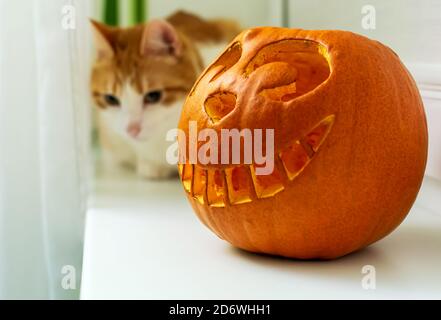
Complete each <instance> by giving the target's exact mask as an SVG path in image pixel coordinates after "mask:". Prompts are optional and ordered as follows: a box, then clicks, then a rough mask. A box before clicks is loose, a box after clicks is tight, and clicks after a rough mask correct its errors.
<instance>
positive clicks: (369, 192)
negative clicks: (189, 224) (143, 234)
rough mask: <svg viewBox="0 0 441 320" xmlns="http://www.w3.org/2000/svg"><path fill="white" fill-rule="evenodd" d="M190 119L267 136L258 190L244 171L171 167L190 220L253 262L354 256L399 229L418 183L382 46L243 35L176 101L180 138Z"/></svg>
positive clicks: (393, 68)
mask: <svg viewBox="0 0 441 320" xmlns="http://www.w3.org/2000/svg"><path fill="white" fill-rule="evenodd" d="M190 121H196V122H197V129H198V130H199V131H200V130H203V129H206V128H210V129H214V130H216V131H217V132H220V130H221V129H233V128H237V129H239V130H242V129H244V128H249V129H251V130H253V129H267V128H271V129H274V150H275V155H274V159H275V173H274V176H272V177H270V178H268V179H269V180H266V181H267V182H268V183H267V184H265V181H263V182H262V183H260V182H259V181H258V180H256V179H255V178H256V177H254V176H253V174H252V173H253V168H252V166H251V167H250V166H249V165H245V164H244V165H243V166H238V165H233V164H229V165H223V164H206V165H203V164H201V163H197V164H188V163H187V164H182V165H179V170H180V173H181V178H182V180H183V183H184V187H185V190H186V191H187V197H188V199H189V201H190V203H191V205H192V207H193V209H194V211H195V212H196V214H197V215H198V217H199V219H200V220H201V221H202V222H203V223H204V224H205V225H206V226H207V227H208V228H210V229H211V230H212V231H213V232H214V233H215V234H216V235H218V236H219V237H220V238H221V239H224V240H226V241H228V242H229V243H231V244H232V245H233V246H235V247H238V248H241V249H243V250H247V251H251V252H255V253H265V254H271V255H278V256H284V257H290V258H297V259H333V258H337V257H340V256H343V255H346V254H348V253H351V252H353V251H356V250H359V249H361V248H364V247H366V246H368V245H370V244H372V243H374V242H376V241H378V240H379V239H381V238H383V237H385V236H386V235H388V234H389V233H390V232H392V231H393V230H394V229H395V228H396V227H397V226H398V225H399V224H400V223H401V222H402V221H403V219H404V218H405V217H406V215H407V214H408V212H409V210H410V208H411V207H412V205H413V202H414V201H415V198H416V196H417V193H418V191H419V188H420V186H421V182H422V179H423V175H424V170H425V165H426V159H427V126H426V120H425V114H424V109H423V104H422V100H421V97H420V95H419V92H418V89H417V87H416V85H415V82H414V80H413V78H412V77H411V75H410V74H409V72H408V71H407V70H406V68H405V67H404V66H403V64H402V63H401V62H400V59H399V58H398V56H397V55H396V54H395V53H394V52H393V51H392V50H391V49H389V48H388V47H386V46H384V45H383V44H381V43H379V42H377V41H373V40H370V39H368V38H365V37H363V36H360V35H357V34H354V33H351V32H344V31H326V30H323V31H308V30H296V29H282V28H269V27H268V28H267V27H264V28H255V29H250V30H246V31H244V32H243V33H241V34H240V35H239V36H238V37H237V38H236V39H235V40H234V41H233V42H232V44H231V45H230V47H229V48H228V49H227V50H226V51H225V52H224V53H223V54H222V55H221V56H220V58H219V59H218V60H217V61H216V62H214V63H213V64H212V65H211V66H210V67H209V68H207V70H206V71H205V72H204V73H203V74H202V76H201V77H200V78H199V80H198V82H197V83H196V84H195V86H194V88H193V90H192V92H191V93H190V95H189V96H188V98H187V100H186V103H185V105H184V107H183V112H182V116H181V120H180V123H179V128H180V129H181V130H183V132H185V133H186V135H187V139H188V137H189V130H190V125H189V122H190ZM186 142H187V143H186V144H185V147H184V148H185V149H186V150H187V152H188V148H189V147H188V146H189V142H188V141H186ZM181 145H182V141H181ZM253 178H254V179H253ZM262 179H263V180H265V177H263V178H262ZM271 179H272V180H271Z"/></svg>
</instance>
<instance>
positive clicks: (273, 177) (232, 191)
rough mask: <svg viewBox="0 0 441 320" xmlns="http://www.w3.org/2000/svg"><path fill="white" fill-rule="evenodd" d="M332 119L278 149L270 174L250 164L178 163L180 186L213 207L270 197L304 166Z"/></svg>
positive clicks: (324, 121) (322, 138)
mask: <svg viewBox="0 0 441 320" xmlns="http://www.w3.org/2000/svg"><path fill="white" fill-rule="evenodd" d="M334 121H335V116H334V115H330V116H328V117H326V118H325V119H323V120H322V121H320V123H319V124H318V125H316V126H315V127H314V128H313V129H312V130H311V131H310V132H309V133H308V134H307V135H306V136H304V137H303V138H301V139H299V140H296V141H294V142H293V143H292V144H291V145H289V146H288V147H287V148H285V149H284V150H282V151H280V152H279V154H278V157H277V160H276V165H275V168H274V170H273V172H272V174H270V175H256V174H255V167H254V165H250V166H245V165H240V166H236V167H230V168H227V169H223V170H222V169H208V170H206V169H203V168H201V167H200V166H198V165H192V164H181V165H179V173H180V175H181V179H182V183H183V185H184V189H185V191H186V192H187V193H188V194H190V195H191V196H192V197H194V199H196V200H197V201H198V202H199V203H200V204H201V205H205V204H208V205H209V206H211V207H217V208H223V207H225V206H228V205H240V204H243V203H248V202H251V201H254V200H258V199H265V198H270V197H274V196H275V195H276V194H278V193H279V192H282V191H283V190H284V189H285V185H286V183H289V182H291V181H293V180H295V178H297V177H298V176H299V174H300V173H301V172H302V171H303V170H304V169H305V168H306V167H307V166H308V164H309V163H310V162H311V160H312V159H313V158H314V156H315V155H316V154H317V152H318V151H319V149H320V147H321V146H322V145H323V143H324V141H325V140H326V137H327V136H328V134H329V132H330V131H331V129H332V125H333V123H334Z"/></svg>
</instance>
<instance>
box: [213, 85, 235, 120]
mask: <svg viewBox="0 0 441 320" xmlns="http://www.w3.org/2000/svg"><path fill="white" fill-rule="evenodd" d="M235 107H236V95H234V94H233V93H230V92H217V93H214V94H212V95H211V96H209V97H208V98H207V100H206V101H205V112H206V113H207V115H208V116H209V117H210V119H211V121H212V122H213V123H216V122H219V121H220V120H222V119H223V118H224V117H226V116H227V115H228V114H229V113H230V112H231V111H233V110H234V108H235Z"/></svg>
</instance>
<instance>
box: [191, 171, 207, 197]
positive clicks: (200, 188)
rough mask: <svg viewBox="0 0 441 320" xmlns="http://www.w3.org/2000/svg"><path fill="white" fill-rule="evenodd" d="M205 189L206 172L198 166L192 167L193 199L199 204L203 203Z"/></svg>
mask: <svg viewBox="0 0 441 320" xmlns="http://www.w3.org/2000/svg"><path fill="white" fill-rule="evenodd" d="M206 187H207V171H206V170H204V169H201V168H200V167H198V166H195V167H194V178H193V197H194V198H195V199H196V200H198V201H199V203H200V204H204V203H205V192H206V189H207V188H206Z"/></svg>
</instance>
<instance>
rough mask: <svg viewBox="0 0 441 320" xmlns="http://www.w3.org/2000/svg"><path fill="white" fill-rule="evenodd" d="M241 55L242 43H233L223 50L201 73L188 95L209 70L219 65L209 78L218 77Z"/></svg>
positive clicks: (212, 79) (211, 80)
mask: <svg viewBox="0 0 441 320" xmlns="http://www.w3.org/2000/svg"><path fill="white" fill-rule="evenodd" d="M241 56H242V45H241V44H240V42H235V43H233V44H232V45H231V46H230V47H229V48H228V49H227V50H225V52H224V53H223V54H222V55H221V56H220V57H219V58H218V59H217V60H216V61H215V62H214V63H213V64H212V65H211V66H209V67H208V69H207V70H205V72H204V73H203V74H202V76H201V77H200V78H199V80H198V81H197V82H196V84H195V85H194V86H193V89H192V90H191V92H190V96H192V95H193V94H194V90H195V89H196V88H197V86H198V85H199V82H200V81H201V80H202V79H203V78H204V77H205V76H206V75H207V73H209V72H210V71H211V70H213V69H215V68H217V67H220V70H219V71H218V72H217V73H216V74H215V75H214V76H213V77H212V78H211V79H210V82H213V81H214V80H216V79H218V78H219V77H220V76H221V75H223V74H224V73H225V72H227V71H228V70H229V69H231V68H232V67H233V66H234V65H235V64H236V63H237V62H238V61H239V60H240V57H241Z"/></svg>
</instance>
